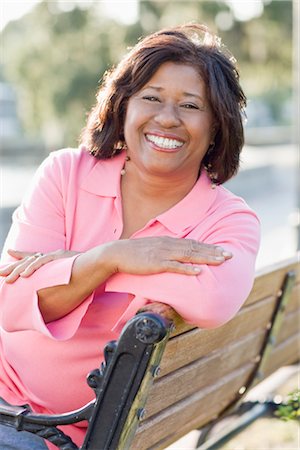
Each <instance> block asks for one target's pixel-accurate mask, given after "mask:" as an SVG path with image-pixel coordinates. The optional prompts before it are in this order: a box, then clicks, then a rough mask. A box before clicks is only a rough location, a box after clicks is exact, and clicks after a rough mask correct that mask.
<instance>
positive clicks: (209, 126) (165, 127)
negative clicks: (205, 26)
mask: <svg viewBox="0 0 300 450" xmlns="http://www.w3.org/2000/svg"><path fill="white" fill-rule="evenodd" d="M124 135H125V141H126V144H127V147H128V155H129V156H130V159H131V162H132V163H133V164H134V165H135V167H136V168H137V169H138V170H140V171H143V172H146V173H148V174H153V175H156V176H163V177H166V176H177V177H178V176H179V177H181V176H182V177H193V178H194V180H196V178H197V176H198V173H199V168H200V165H201V161H202V159H203V157H204V155H205V153H206V151H207V149H208V147H209V145H210V142H211V141H212V140H213V115H212V112H211V109H210V106H209V103H208V101H207V98H206V91H205V85H204V82H203V80H202V79H201V77H200V76H199V75H198V73H197V71H196V70H195V69H194V68H193V67H192V66H190V65H186V64H176V63H173V62H166V63H164V64H162V65H161V66H160V67H159V68H158V70H157V71H156V72H155V74H154V75H153V77H152V78H151V79H150V80H149V81H148V83H146V85H145V86H144V87H143V88H142V89H141V90H140V91H138V92H137V93H136V94H134V95H133V96H132V97H131V98H130V99H129V101H128V105H127V111H126V117H125V125H124ZM189 179H191V178H189Z"/></svg>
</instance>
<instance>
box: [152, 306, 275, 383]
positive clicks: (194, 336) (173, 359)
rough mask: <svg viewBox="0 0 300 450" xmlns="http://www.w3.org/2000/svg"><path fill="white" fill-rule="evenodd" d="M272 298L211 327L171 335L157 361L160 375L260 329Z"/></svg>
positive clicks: (265, 321) (263, 325)
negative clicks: (225, 322) (224, 322)
mask: <svg viewBox="0 0 300 450" xmlns="http://www.w3.org/2000/svg"><path fill="white" fill-rule="evenodd" d="M274 304H275V299H274V298H267V299H264V300H263V301H262V302H259V303H255V304H253V305H249V307H247V308H243V309H242V310H241V311H240V312H239V313H238V315H237V316H236V317H234V318H233V319H232V320H231V321H230V322H228V323H227V324H225V325H224V326H222V327H219V328H215V329H211V330H204V329H202V330H200V329H193V330H191V331H189V332H186V333H183V334H182V335H180V336H177V337H174V338H173V339H171V340H170V341H169V343H168V345H167V348H166V351H165V353H164V356H163V359H162V362H161V376H164V375H166V374H167V373H169V372H172V371H174V370H176V369H178V368H179V367H182V366H184V365H186V364H189V363H190V362H192V361H194V360H195V359H198V358H200V357H201V356H203V355H206V354H208V353H210V352H212V351H214V350H216V349H219V348H221V347H225V346H226V345H228V344H229V343H230V342H233V341H235V340H236V339H240V338H242V337H243V336H246V335H247V334H248V333H252V332H255V331H257V330H259V329H263V328H265V327H266V325H267V324H268V323H269V322H270V319H271V317H272V314H273V309H274Z"/></svg>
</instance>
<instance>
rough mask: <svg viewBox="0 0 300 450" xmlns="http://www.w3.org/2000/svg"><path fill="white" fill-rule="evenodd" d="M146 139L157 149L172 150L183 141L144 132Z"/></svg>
mask: <svg viewBox="0 0 300 450" xmlns="http://www.w3.org/2000/svg"><path fill="white" fill-rule="evenodd" d="M145 137H146V140H147V141H148V142H150V143H151V144H153V145H154V146H155V148H156V149H157V150H160V151H165V152H174V151H177V150H178V149H180V147H182V146H183V144H184V142H183V141H181V140H178V139H174V138H169V137H163V136H157V135H156V134H146V135H145Z"/></svg>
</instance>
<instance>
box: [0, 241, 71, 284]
mask: <svg viewBox="0 0 300 450" xmlns="http://www.w3.org/2000/svg"><path fill="white" fill-rule="evenodd" d="M7 253H8V254H9V255H10V256H12V257H13V258H15V259H17V261H14V262H11V263H8V264H7V265H6V266H5V267H4V268H2V269H0V276H2V277H6V279H5V282H6V283H13V282H14V281H16V280H17V279H18V278H19V277H22V278H26V277H29V276H30V275H32V274H33V273H34V272H35V271H36V270H38V269H39V268H40V267H42V266H44V265H45V264H47V263H49V262H51V261H54V260H56V259H60V258H69V257H71V256H74V255H77V254H79V252H74V251H71V250H55V251H53V252H49V253H45V254H43V253H39V252H38V253H34V252H20V251H18V250H12V249H8V250H7Z"/></svg>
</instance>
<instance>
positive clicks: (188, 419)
mask: <svg viewBox="0 0 300 450" xmlns="http://www.w3.org/2000/svg"><path fill="white" fill-rule="evenodd" d="M253 366H254V364H247V365H246V366H243V367H241V368H239V369H237V370H235V371H234V372H231V373H230V374H229V375H227V376H225V377H223V378H220V379H219V380H218V382H217V383H215V384H212V385H210V386H208V387H207V388H206V389H203V390H201V391H200V392H196V393H195V394H194V395H192V396H190V397H187V398H185V399H184V400H182V401H179V402H177V403H176V404H175V405H172V406H171V407H170V408H166V409H164V410H163V411H162V412H160V413H159V414H157V415H155V416H153V417H151V418H150V419H149V420H145V421H144V422H143V423H142V424H141V425H140V427H139V428H138V430H137V433H136V437H135V439H134V441H133V443H132V446H131V449H132V450H146V449H152V448H153V449H154V448H157V449H158V448H164V447H161V446H160V445H159V446H156V444H158V443H159V441H161V440H162V439H166V438H168V436H171V435H173V436H174V437H176V439H177V438H178V437H179V435H178V422H179V420H180V424H181V426H185V427H186V429H187V430H188V431H190V430H192V429H194V428H195V422H196V423H197V425H196V426H197V427H200V426H203V425H205V424H206V423H208V422H209V421H210V420H212V419H213V418H214V417H216V416H217V415H218V414H219V413H220V411H222V410H223V409H224V408H225V407H226V405H228V403H230V402H231V401H232V400H233V399H234V398H235V396H236V392H237V391H238V390H239V389H240V387H241V386H242V385H243V384H244V383H245V382H246V380H247V379H248V377H249V375H250V373H251V372H252V370H253ZM210 407H211V408H210ZM179 418H180V419H179ZM195 418H197V419H195ZM176 439H174V440H176Z"/></svg>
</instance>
